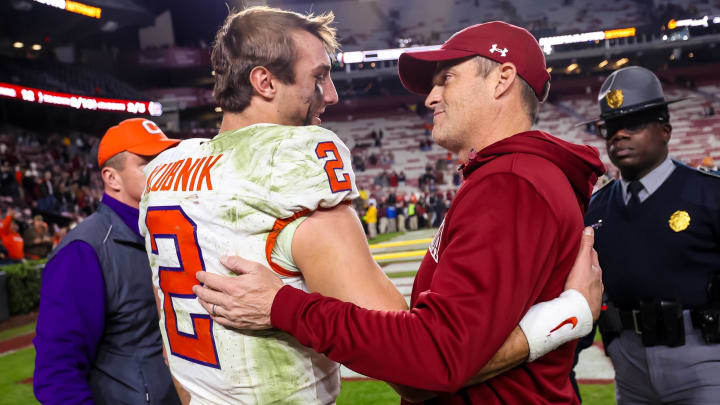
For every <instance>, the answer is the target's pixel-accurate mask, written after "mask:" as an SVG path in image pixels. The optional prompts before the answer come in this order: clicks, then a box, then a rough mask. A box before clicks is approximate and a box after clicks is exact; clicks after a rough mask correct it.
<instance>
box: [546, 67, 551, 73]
mask: <svg viewBox="0 0 720 405" xmlns="http://www.w3.org/2000/svg"><path fill="white" fill-rule="evenodd" d="M545 70H547V72H548V73H552V70H553V68H552V66H548V68H547V69H545Z"/></svg>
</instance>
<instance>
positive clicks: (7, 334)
mask: <svg viewBox="0 0 720 405" xmlns="http://www.w3.org/2000/svg"><path fill="white" fill-rule="evenodd" d="M34 330H35V322H33V323H29V324H27V325H23V326H18V327H17V328H12V329H7V330H4V331H1V332H0V342H2V341H3V340H8V339H12V338H14V337H16V336H20V335H25V334H27V333H30V332H32V331H34Z"/></svg>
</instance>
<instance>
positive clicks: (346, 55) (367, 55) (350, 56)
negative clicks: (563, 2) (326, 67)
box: [336, 27, 637, 64]
mask: <svg viewBox="0 0 720 405" xmlns="http://www.w3.org/2000/svg"><path fill="white" fill-rule="evenodd" d="M636 33H637V29H636V28H635V27H629V28H620V29H616V30H606V31H595V32H584V33H581V34H570V35H558V36H554V37H543V38H540V39H539V40H538V43H539V44H540V47H541V48H543V51H544V52H545V53H546V54H548V55H549V54H550V53H551V52H552V47H553V46H555V45H566V44H575V43H580V42H592V41H595V42H596V43H599V41H602V40H605V39H616V38H627V37H634V36H635V34H636ZM435 49H440V45H431V46H415V47H410V48H393V49H374V50H370V51H353V52H339V53H338V54H337V55H336V57H337V61H338V62H340V63H341V64H345V63H365V62H380V61H384V60H397V59H399V58H400V55H402V54H403V53H404V52H414V51H432V50H435Z"/></svg>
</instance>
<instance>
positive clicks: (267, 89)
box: [250, 66, 277, 100]
mask: <svg viewBox="0 0 720 405" xmlns="http://www.w3.org/2000/svg"><path fill="white" fill-rule="evenodd" d="M275 79H276V78H275V76H273V74H272V73H270V71H269V70H267V68H266V67H264V66H255V67H254V68H253V70H251V71H250V84H251V85H252V86H253V89H254V90H255V93H256V94H257V95H259V96H261V97H263V98H265V99H268V100H272V99H273V98H275V94H276V93H277V87H276V86H275V83H274V80H275Z"/></svg>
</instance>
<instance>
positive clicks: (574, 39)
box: [538, 27, 637, 54]
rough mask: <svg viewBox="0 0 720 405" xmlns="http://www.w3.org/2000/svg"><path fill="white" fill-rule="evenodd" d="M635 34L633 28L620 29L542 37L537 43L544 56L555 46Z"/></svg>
mask: <svg viewBox="0 0 720 405" xmlns="http://www.w3.org/2000/svg"><path fill="white" fill-rule="evenodd" d="M636 32H637V30H636V29H635V27H630V28H620V29H616V30H607V31H593V32H584V33H581V34H570V35H558V36H554V37H543V38H540V39H539V40H538V43H539V44H540V46H541V47H542V48H543V51H544V52H545V53H546V54H550V53H551V52H552V47H553V46H555V45H567V44H577V43H581V42H591V41H601V40H603V39H616V38H626V37H634V36H635V33H636Z"/></svg>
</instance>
